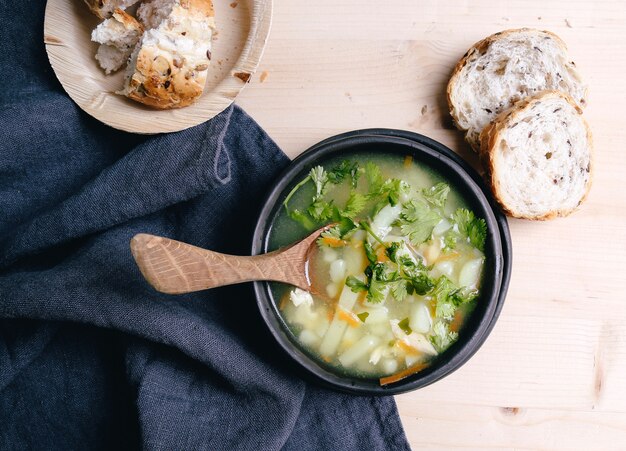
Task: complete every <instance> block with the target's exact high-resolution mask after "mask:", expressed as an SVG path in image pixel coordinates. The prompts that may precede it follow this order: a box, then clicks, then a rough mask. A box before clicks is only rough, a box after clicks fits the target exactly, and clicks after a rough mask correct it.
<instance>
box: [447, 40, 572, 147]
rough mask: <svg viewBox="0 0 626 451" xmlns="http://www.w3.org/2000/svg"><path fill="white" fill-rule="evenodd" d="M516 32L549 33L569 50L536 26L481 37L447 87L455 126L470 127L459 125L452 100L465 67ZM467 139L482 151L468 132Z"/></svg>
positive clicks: (463, 58)
mask: <svg viewBox="0 0 626 451" xmlns="http://www.w3.org/2000/svg"><path fill="white" fill-rule="evenodd" d="M514 33H534V34H547V35H549V36H550V37H551V38H552V39H554V41H555V42H556V43H557V45H558V46H559V47H560V48H561V49H562V50H563V51H564V52H566V51H567V45H566V44H565V42H564V41H563V40H562V39H561V38H560V37H559V36H557V35H556V34H554V33H552V32H551V31H546V30H537V29H534V28H512V29H509V30H503V31H499V32H497V33H494V34H492V35H490V36H487V37H486V38H484V39H481V40H480V41H478V42H476V43H475V44H474V45H473V46H471V47H470V48H469V50H468V51H467V52H465V55H463V56H462V57H461V59H460V60H459V61H458V62H457V63H456V65H455V66H454V70H453V71H452V76H451V77H450V81H448V85H447V87H446V99H447V101H448V109H449V110H450V115H451V116H452V120H453V123H454V125H455V127H456V128H457V129H459V130H461V131H464V132H467V130H468V129H466V128H463V127H462V126H461V125H459V117H458V114H457V112H456V108H455V107H454V104H453V102H452V92H453V91H454V89H455V88H456V85H457V84H458V82H459V78H460V76H461V72H462V71H463V68H464V67H465V66H466V65H467V63H468V62H471V61H472V58H473V57H475V56H477V55H481V54H483V53H485V52H486V51H487V49H488V48H489V47H490V46H491V45H492V44H493V43H494V42H496V41H499V40H501V39H503V38H506V37H507V36H509V35H511V34H514ZM465 140H466V141H467V143H468V144H469V145H470V146H471V147H472V149H473V150H474V151H476V152H479V151H480V143H475V142H472V141H471V140H470V139H469V138H468V134H467V133H466V134H465Z"/></svg>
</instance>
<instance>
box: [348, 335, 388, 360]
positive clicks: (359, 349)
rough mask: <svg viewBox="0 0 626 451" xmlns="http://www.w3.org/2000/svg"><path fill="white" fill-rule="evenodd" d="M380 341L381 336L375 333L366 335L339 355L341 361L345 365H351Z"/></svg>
mask: <svg viewBox="0 0 626 451" xmlns="http://www.w3.org/2000/svg"><path fill="white" fill-rule="evenodd" d="M379 342H380V339H379V338H377V337H374V336H373V335H366V336H364V337H363V338H361V339H360V340H359V341H357V342H356V343H355V344H354V345H353V346H352V347H350V348H348V349H347V350H346V351H345V352H344V353H343V354H341V355H340V356H339V362H341V364H342V365H343V366H346V367H347V366H350V365H352V364H353V363H355V362H356V361H357V360H359V359H360V358H362V357H364V356H365V355H366V354H367V353H368V352H370V351H371V350H372V349H374V347H375V346H376V345H377V344H378V343H379Z"/></svg>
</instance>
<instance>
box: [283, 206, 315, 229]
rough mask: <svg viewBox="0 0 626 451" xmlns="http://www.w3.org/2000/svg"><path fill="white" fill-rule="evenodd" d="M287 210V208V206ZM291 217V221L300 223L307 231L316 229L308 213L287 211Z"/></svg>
mask: <svg viewBox="0 0 626 451" xmlns="http://www.w3.org/2000/svg"><path fill="white" fill-rule="evenodd" d="M285 208H287V207H286V206H285ZM287 212H288V214H289V217H290V218H291V219H293V220H294V221H297V222H299V223H300V224H301V225H302V227H304V228H305V229H314V228H315V224H314V223H313V221H311V219H310V218H309V216H308V215H307V214H306V213H303V212H301V211H300V210H298V209H295V210H287Z"/></svg>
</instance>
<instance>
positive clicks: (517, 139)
mask: <svg viewBox="0 0 626 451" xmlns="http://www.w3.org/2000/svg"><path fill="white" fill-rule="evenodd" d="M480 140H481V160H482V161H483V164H484V166H485V169H486V170H487V177H488V181H489V183H490V185H491V188H492V191H493V194H494V197H495V198H496V200H497V201H498V202H499V203H500V205H501V206H502V208H503V209H504V210H505V212H506V213H507V214H508V215H510V216H513V217H516V218H525V219H537V220H545V219H552V218H555V217H557V216H567V215H569V214H570V213H572V212H573V211H574V210H575V209H576V208H577V207H578V206H579V205H580V204H581V203H582V202H583V200H584V199H585V197H586V196H587V193H588V192H589V188H590V187H591V177H592V169H593V164H592V147H593V145H592V139H591V131H590V130H589V126H588V125H587V123H586V122H585V120H584V119H583V117H582V110H581V109H580V107H579V106H578V105H577V104H576V102H575V101H574V100H573V99H572V98H571V97H570V96H569V95H567V94H564V93H562V92H560V91H545V92H542V93H539V94H537V95H535V96H534V97H529V98H527V99H525V100H521V101H519V102H518V103H516V104H515V105H514V106H513V108H511V109H510V110H509V111H505V112H503V113H501V114H500V115H499V116H498V117H497V118H496V119H495V120H494V121H493V122H492V123H491V124H490V125H489V126H487V127H486V128H485V129H484V130H483V132H482V133H481V135H480Z"/></svg>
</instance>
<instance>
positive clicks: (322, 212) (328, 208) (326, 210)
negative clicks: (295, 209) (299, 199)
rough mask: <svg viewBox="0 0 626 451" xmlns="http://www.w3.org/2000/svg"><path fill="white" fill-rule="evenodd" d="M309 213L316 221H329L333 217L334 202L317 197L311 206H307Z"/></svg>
mask: <svg viewBox="0 0 626 451" xmlns="http://www.w3.org/2000/svg"><path fill="white" fill-rule="evenodd" d="M307 213H309V214H310V215H311V217H312V218H313V219H315V220H316V221H328V220H329V219H331V218H332V217H333V202H332V201H330V202H326V201H325V200H322V199H316V200H314V201H313V203H312V204H311V205H310V206H309V208H307Z"/></svg>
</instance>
